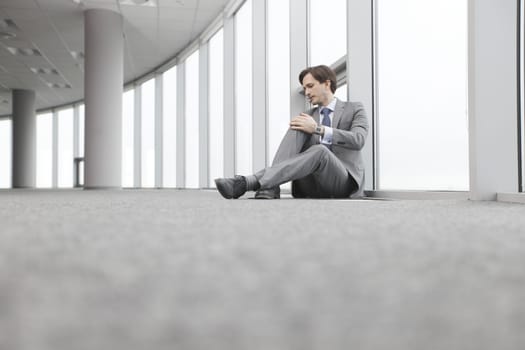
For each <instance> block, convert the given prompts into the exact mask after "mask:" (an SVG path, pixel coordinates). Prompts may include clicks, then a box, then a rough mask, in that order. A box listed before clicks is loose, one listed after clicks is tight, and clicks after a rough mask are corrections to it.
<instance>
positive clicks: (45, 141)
mask: <svg viewBox="0 0 525 350" xmlns="http://www.w3.org/2000/svg"><path fill="white" fill-rule="evenodd" d="M52 186H53V113H45V114H39V115H37V117H36V187H52Z"/></svg>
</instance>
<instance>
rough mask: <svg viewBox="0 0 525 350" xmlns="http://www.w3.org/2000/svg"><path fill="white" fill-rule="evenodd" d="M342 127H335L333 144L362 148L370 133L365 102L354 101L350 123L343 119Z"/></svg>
mask: <svg viewBox="0 0 525 350" xmlns="http://www.w3.org/2000/svg"><path fill="white" fill-rule="evenodd" d="M339 127H341V129H336V128H334V129H333V137H332V145H337V146H340V147H345V148H349V149H353V150H360V149H361V148H363V146H364V145H365V141H366V136H367V135H368V118H367V116H366V112H365V109H364V107H363V104H362V103H360V102H356V103H353V115H352V117H351V121H350V125H347V124H346V123H344V122H343V121H341V123H340V124H339Z"/></svg>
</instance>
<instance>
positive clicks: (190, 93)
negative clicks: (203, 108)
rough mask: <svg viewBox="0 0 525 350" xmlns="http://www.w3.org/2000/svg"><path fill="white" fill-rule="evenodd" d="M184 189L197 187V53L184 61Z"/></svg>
mask: <svg viewBox="0 0 525 350" xmlns="http://www.w3.org/2000/svg"><path fill="white" fill-rule="evenodd" d="M185 78H186V79H185V81H186V103H185V135H186V153H185V155H186V169H185V171H186V173H185V176H186V187H187V188H198V187H199V51H195V52H194V53H193V54H191V56H190V57H188V58H187V59H186V76H185Z"/></svg>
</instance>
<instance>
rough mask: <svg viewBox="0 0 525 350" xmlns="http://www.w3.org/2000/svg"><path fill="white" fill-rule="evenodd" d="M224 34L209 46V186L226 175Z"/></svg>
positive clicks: (221, 32)
mask: <svg viewBox="0 0 525 350" xmlns="http://www.w3.org/2000/svg"><path fill="white" fill-rule="evenodd" d="M223 45H224V36H223V30H222V29H221V30H219V31H218V32H217V33H216V34H215V35H214V36H213V37H212V38H211V39H210V46H209V55H210V62H209V65H210V66H209V74H210V77H209V91H208V94H209V108H208V110H209V128H208V130H209V160H210V161H209V167H210V169H209V170H210V171H209V179H208V184H209V186H212V187H214V186H215V182H214V181H213V180H214V179H216V178H218V177H223V176H224V136H223V135H224V115H223V114H224V112H223V110H224V93H223V91H224V73H223V71H224V70H223V67H224V59H223V56H224V49H223Z"/></svg>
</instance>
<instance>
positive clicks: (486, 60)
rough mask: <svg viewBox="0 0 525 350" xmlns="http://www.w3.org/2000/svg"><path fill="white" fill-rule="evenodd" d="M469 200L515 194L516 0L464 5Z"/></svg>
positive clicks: (474, 1)
mask: <svg viewBox="0 0 525 350" xmlns="http://www.w3.org/2000/svg"><path fill="white" fill-rule="evenodd" d="M468 8H469V15H468V16H469V18H468V25H469V40H468V42H469V59H468V67H469V86H468V94H469V107H468V110H469V151H470V159H469V160H470V199H472V200H495V199H496V197H497V193H505V192H510V193H512V192H518V191H519V169H518V147H519V146H518V133H519V131H518V118H519V117H518V113H519V111H518V94H517V86H518V79H519V77H518V70H517V68H518V61H517V49H516V42H517V34H518V33H517V30H516V28H518V24H517V19H518V8H517V6H516V1H515V0H469V2H468Z"/></svg>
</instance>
